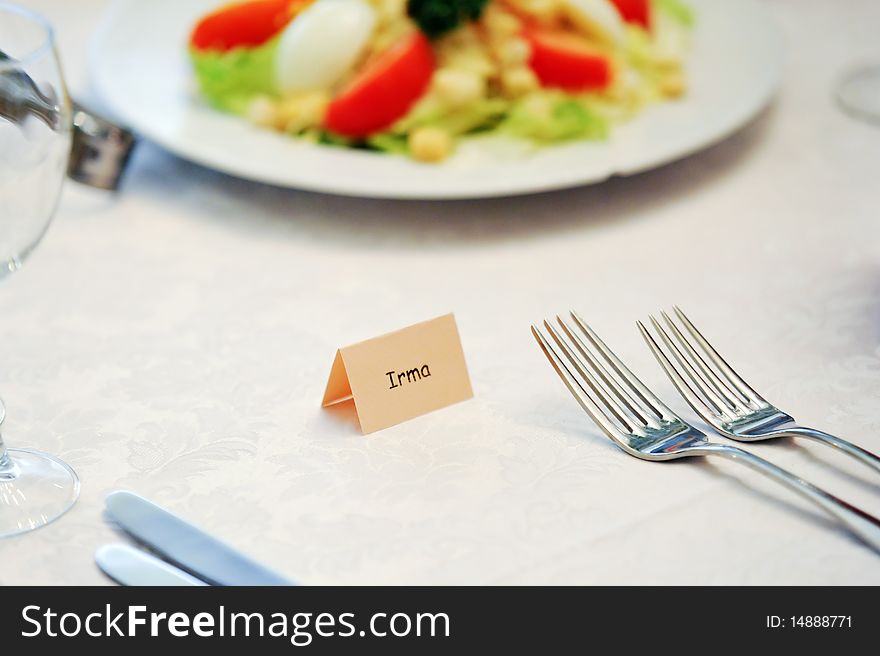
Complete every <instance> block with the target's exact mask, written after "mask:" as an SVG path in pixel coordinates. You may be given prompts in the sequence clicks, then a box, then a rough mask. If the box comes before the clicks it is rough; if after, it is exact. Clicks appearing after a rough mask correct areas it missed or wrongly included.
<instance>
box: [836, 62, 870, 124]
mask: <svg viewBox="0 0 880 656" xmlns="http://www.w3.org/2000/svg"><path fill="white" fill-rule="evenodd" d="M837 102H838V104H839V105H840V107H841V108H842V109H843V110H844V111H845V112H846V113H847V114H849V115H850V116H853V117H855V118H859V119H861V120H863V121H867V122H869V123H874V124H877V125H880V63H877V64H871V65H868V66H862V67H860V68H856V69H853V70H852V71H850V72H849V73H847V74H846V75H845V76H844V78H843V79H842V80H841V81H840V83H839V84H838V86H837Z"/></svg>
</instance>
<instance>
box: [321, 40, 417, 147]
mask: <svg viewBox="0 0 880 656" xmlns="http://www.w3.org/2000/svg"><path fill="white" fill-rule="evenodd" d="M433 74H434V51H433V50H432V49H431V44H430V42H429V41H428V39H427V38H425V35H424V34H422V33H421V32H419V31H413V32H412V33H410V34H409V35H407V36H406V37H404V38H403V39H402V40H401V41H398V42H397V43H395V44H394V45H393V46H391V47H390V48H388V49H387V50H385V51H384V52H382V53H381V54H379V56H378V57H377V58H376V59H374V60H373V61H372V62H369V63H368V64H367V66H366V68H365V69H364V70H363V71H361V72H360V73H359V74H358V75H357V76H356V77H355V78H354V79H353V80H352V81H351V82H350V83H349V84H348V85H346V87H345V88H344V89H342V91H340V92H339V94H338V95H337V96H336V97H335V98H333V99H332V100H331V101H330V104H329V105H328V107H327V113H326V115H325V116H324V127H325V128H327V129H328V130H330V131H331V132H335V133H336V134H340V135H343V136H346V137H366V136H367V135H370V134H373V133H375V132H379V131H381V130H383V129H384V128H387V127H389V126H390V125H391V124H392V123H394V122H395V121H396V120H397V119H399V118H401V117H403V116H404V115H405V114H406V113H407V112H408V111H409V109H410V107H412V106H413V104H414V103H415V102H416V100H418V99H419V98H420V97H421V96H422V94H424V93H425V91H426V90H427V88H428V84H429V83H430V82H431V76H432V75H433Z"/></svg>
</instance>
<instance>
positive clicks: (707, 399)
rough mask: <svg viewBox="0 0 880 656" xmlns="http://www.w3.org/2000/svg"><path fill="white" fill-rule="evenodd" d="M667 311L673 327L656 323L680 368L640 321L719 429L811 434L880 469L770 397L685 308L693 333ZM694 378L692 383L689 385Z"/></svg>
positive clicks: (658, 353)
mask: <svg viewBox="0 0 880 656" xmlns="http://www.w3.org/2000/svg"><path fill="white" fill-rule="evenodd" d="M661 314H662V316H663V321H664V322H665V323H666V325H667V327H668V331H667V330H666V329H665V328H664V327H663V326H662V325H661V323H660V322H659V321H657V319H655V318H654V317H651V323H652V324H653V326H654V329H655V330H656V331H657V334H659V335H660V339H661V340H662V341H663V343H664V344H665V345H666V347H667V350H668V351H669V352H670V353H672V357H673V359H674V360H675V362H677V363H678V367H676V366H675V364H674V363H673V362H672V360H670V358H669V357H668V356H667V354H666V353H665V352H664V351H663V349H661V348H660V345H659V344H658V343H657V342H656V340H654V338H653V336H652V335H651V334H650V333H649V332H648V329H647V328H645V326H644V324H642V322H639V329H640V330H641V331H642V336H643V337H644V338H645V341H646V342H647V343H648V346H649V347H650V349H651V351H653V352H654V357H656V358H657V361H658V362H659V363H660V366H661V367H663V370H664V371H665V372H666V375H667V376H669V379H670V380H671V381H672V384H673V385H675V387H676V388H677V389H678V391H679V392H680V393H681V395H682V396H683V397H684V399H685V400H686V401H687V402H688V403H689V404H690V406H691V407H692V408H693V409H694V411H695V412H696V413H697V414H698V415H700V416H701V417H702V418H703V419H704V420H705V421H706V423H708V424H709V425H710V426H712V427H713V428H714V429H715V430H717V431H718V432H719V433H721V434H722V435H726V436H727V437H729V438H731V439H733V440H738V441H740V442H756V441H759V440H770V439H774V438H777V437H805V438H807V439H810V440H815V441H817V442H821V443H823V444H828V445H830V446H833V447H836V448H837V449H840V450H841V451H843V452H844V453H846V454H847V455H850V456H852V457H853V458H856V459H857V460H859V461H861V462H863V463H865V464H866V465H868V466H869V467H872V468H873V469H874V471H876V472H880V457H878V456H876V455H875V454H873V453H871V452H870V451H868V450H867V449H863V448H862V447H860V446H856V445H855V444H852V443H851V442H847V441H846V440H844V439H841V438H839V437H835V436H834V435H830V434H828V433H825V432H823V431H820V430H816V429H815V428H807V427H806V426H800V425H798V424H797V423H796V422H795V420H794V419H793V418H792V417H791V416H789V415H788V414H786V413H784V412H783V411H782V410H780V409H778V408H776V407H774V406H773V405H771V404H770V403H768V402H767V401H766V400H764V398H763V397H762V396H761V395H760V394H758V393H757V392H756V391H755V390H753V389H752V388H751V387H750V386H749V385H748V384H747V383H746V382H745V381H744V380H743V379H742V378H741V377H740V376H739V374H737V373H736V372H735V371H734V370H733V369H732V368H731V366H730V365H729V364H727V362H726V361H725V360H724V358H722V357H721V354H720V353H718V351H716V350H715V349H714V347H713V346H712V345H711V344H710V343H709V342H708V340H707V339H706V338H705V337H703V335H702V333H700V331H698V330H697V328H696V326H694V324H693V323H692V322H691V321H690V319H688V318H687V317H686V316H685V314H684V312H682V311H681V309H680V308H678V307H676V308H675V314H676V315H677V316H678V319H679V321H680V322H681V324H682V325H683V326H684V328H685V330H686V331H687V333H688V334H689V335H690V337H688V336H687V335H685V333H683V332H682V331H681V329H679V327H678V325H676V323H675V322H674V321H673V320H672V319H671V318H670V317H669V315H668V314H666V312H662V313H661ZM707 359H708V362H707ZM713 365H714V366H713ZM688 380H690V382H691V383H692V384H688Z"/></svg>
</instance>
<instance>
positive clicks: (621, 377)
mask: <svg viewBox="0 0 880 656" xmlns="http://www.w3.org/2000/svg"><path fill="white" fill-rule="evenodd" d="M571 318H572V320H573V321H574V323H575V325H576V327H577V330H574V329H572V328H571V327H570V326H569V325H568V324H567V323H566V322H565V321H563V320H562V319H560V318H559V317H556V320H557V322H558V323H559V327H560V328H561V329H562V331H563V333H564V335H563V334H562V333H560V332H559V331H558V330H557V329H556V328H554V327H553V326H552V325H551V324H550V323H549V322H547V321H544V328H545V330H546V332H547V333H548V334H549V335H550V337H551V338H552V340H553V342H555V344H556V346H554V345H553V344H552V343H551V342H550V341H549V340H548V338H547V337H546V336H545V335H544V333H543V332H541V330H540V329H539V328H538V327H536V326H534V325H533V326H532V334H533V335H534V336H535V339H536V340H538V344H539V345H540V347H541V349H542V350H543V351H544V355H546V356H547V359H548V360H550V364H552V365H553V368H554V369H555V370H556V373H557V374H559V377H560V378H561V379H562V382H563V383H565V386H566V387H567V388H568V390H569V391H570V392H571V394H572V396H574V398H575V400H577V402H578V403H579V404H580V405H581V407H582V408H583V409H584V410H585V411H586V413H587V414H588V415H589V416H590V417H591V418H592V420H593V421H594V422H595V423H596V424H597V425H598V426H599V428H600V429H601V430H602V432H604V433H605V434H606V435H607V436H608V437H610V438H611V440H612V441H613V442H614V443H615V444H617V445H618V446H619V447H620V448H622V449H623V450H624V451H626V452H627V453H628V454H630V455H632V456H635V457H636V458H642V459H643V460H672V459H675V458H684V457H688V456H711V455H717V456H722V457H725V458H729V459H731V460H734V461H735V462H740V463H742V464H744V465H747V466H748V467H750V468H752V469H754V470H756V471H759V472H761V473H762V474H764V475H766V476H768V477H770V478H772V479H774V480H776V481H778V482H780V483H782V484H783V485H785V486H787V487H788V488H790V489H791V490H792V491H794V492H797V493H798V494H800V495H801V496H803V497H804V498H806V499H809V500H810V501H812V502H813V503H815V504H816V505H818V506H819V507H820V508H822V510H824V511H825V512H827V513H828V514H829V515H831V516H832V517H834V518H835V519H837V520H838V521H839V522H840V523H841V524H843V526H845V527H846V528H847V529H849V530H850V531H851V532H852V533H853V534H855V535H856V536H858V537H859V538H860V539H861V540H863V541H864V542H865V543H866V544H868V545H869V546H870V547H872V548H873V549H874V550H875V551H880V520H878V519H877V518H876V517H872V516H871V515H869V514H868V513H866V512H864V511H863V510H860V509H858V508H856V507H854V506H851V505H850V504H848V503H847V502H845V501H843V500H841V499H838V498H837V497H834V496H832V495H831V494H829V493H828V492H825V491H824V490H821V489H819V488H817V487H816V486H814V485H812V484H810V483H808V482H806V481H805V480H803V479H801V478H799V477H797V476H795V475H794V474H792V473H790V472H787V471H786V470H784V469H782V468H780V467H777V466H776V465H774V464H772V463H770V462H768V461H766V460H764V459H763V458H759V457H758V456H756V455H754V454H751V453H749V452H748V451H744V450H742V449H740V448H738V447H735V446H731V445H727V444H719V443H715V442H709V441H708V440H707V439H706V435H705V434H704V433H702V432H701V431H699V430H697V429H696V428H694V427H693V426H691V425H690V424H688V423H687V422H685V421H684V420H683V419H682V418H681V417H679V416H678V415H676V414H675V413H674V412H673V411H672V410H670V409H669V408H668V407H667V406H666V405H665V404H664V403H663V402H662V401H661V400H660V399H658V398H657V396H655V395H654V393H653V392H651V390H649V389H648V388H647V387H646V386H645V385H644V384H643V383H642V382H641V381H640V380H639V379H638V378H636V376H635V375H634V374H633V373H632V372H631V371H630V370H629V369H628V368H627V367H626V365H624V364H623V362H622V361H621V360H620V359H619V358H618V357H617V356H616V355H614V353H613V352H612V351H611V349H609V348H608V347H607V346H606V345H605V343H604V342H603V341H602V340H601V339H600V338H599V336H598V335H597V334H596V333H595V332H594V331H593V330H592V329H591V328H590V327H589V326H588V325H587V324H586V323H585V322H584V321H583V319H581V318H580V316H578V315H577V314H576V313H575V312H572V313H571ZM584 338H586V341H585V340H584ZM587 341H588V342H589V345H588V344H587ZM597 356H598V357H597ZM600 358H601V360H600ZM602 360H604V364H603V362H602ZM566 363H567V364H566Z"/></svg>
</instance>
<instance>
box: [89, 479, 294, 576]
mask: <svg viewBox="0 0 880 656" xmlns="http://www.w3.org/2000/svg"><path fill="white" fill-rule="evenodd" d="M106 506H107V512H108V514H109V515H110V517H111V518H112V519H113V520H115V521H116V522H117V523H118V524H119V526H120V527H121V528H122V529H123V530H124V531H125V532H126V533H128V534H129V535H130V536H131V537H133V538H134V539H135V540H137V541H138V542H140V543H141V544H143V545H145V546H147V547H148V548H149V549H151V550H152V551H154V552H156V553H157V554H158V555H159V556H161V557H162V558H164V559H166V560H167V561H169V562H170V563H172V564H173V565H176V566H177V567H179V568H180V569H183V570H185V571H186V572H189V573H190V574H192V575H194V576H196V577H198V578H200V579H202V580H203V581H205V582H207V583H208V584H210V585H294V583H293V582H292V581H290V580H288V579H286V578H284V577H283V576H281V575H280V574H277V573H275V572H273V571H272V570H270V569H268V568H266V567H264V566H263V565H261V564H260V563H258V562H256V561H254V560H252V559H251V558H249V557H247V556H245V555H244V554H242V553H240V552H238V551H236V550H235V549H233V548H232V547H230V546H228V545H227V544H224V543H223V542H221V541H220V540H218V539H217V538H214V537H212V536H211V535H208V534H207V533H205V532H204V531H202V530H201V529H199V528H196V527H195V526H193V525H192V524H190V523H189V522H186V521H184V520H182V519H181V518H179V517H177V516H176V515H173V514H171V513H170V512H168V511H167V510H165V509H164V508H160V507H159V506H157V505H156V504H154V503H152V502H151V501H148V500H147V499H144V498H143V497H141V496H138V495H137V494H134V493H133V492H128V491H127V490H120V491H117V492H112V493H110V494H109V495H108V496H107V501H106Z"/></svg>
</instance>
